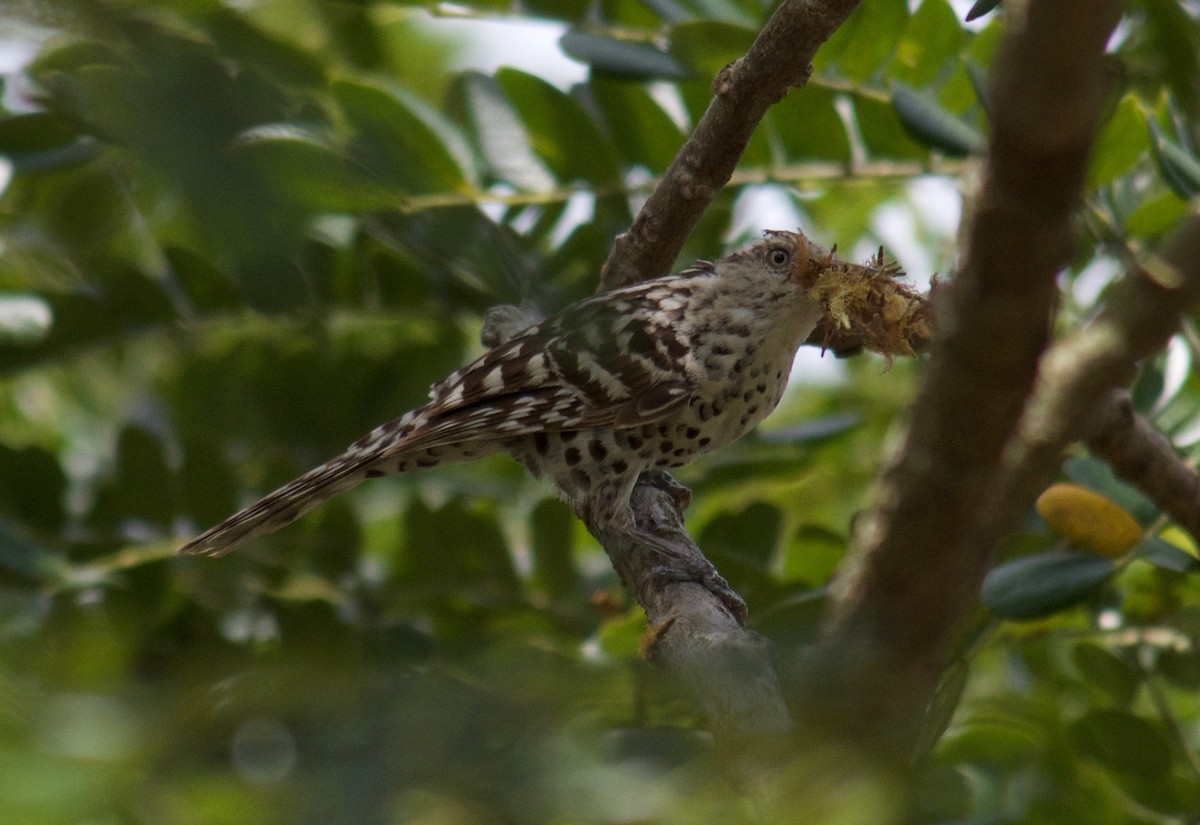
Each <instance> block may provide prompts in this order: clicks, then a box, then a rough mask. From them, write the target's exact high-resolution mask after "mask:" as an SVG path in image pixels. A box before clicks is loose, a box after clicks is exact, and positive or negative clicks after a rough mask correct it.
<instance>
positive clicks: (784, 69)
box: [600, 0, 861, 292]
mask: <svg viewBox="0 0 1200 825" xmlns="http://www.w3.org/2000/svg"><path fill="white" fill-rule="evenodd" d="M860 2H861V0H785V2H784V3H783V4H782V5H781V6H780V7H779V8H778V9H776V10H775V14H773V15H772V16H771V19H770V20H768V21H767V24H766V25H765V26H764V27H763V30H762V31H761V32H760V33H759V35H758V38H757V39H756V40H755V41H754V45H752V46H751V47H750V50H749V51H748V52H746V54H745V55H743V56H742V57H740V58H738V59H737V60H735V61H734V62H733V63H731V64H729V65H728V66H726V67H725V68H724V69H722V70H721V72H720V73H719V74H718V75H717V77H716V79H715V80H713V84H712V89H713V99H712V102H711V103H710V104H709V105H708V109H707V110H706V111H705V112H704V116H703V117H702V118H700V122H699V123H697V124H696V128H695V130H694V131H693V132H692V134H691V136H690V137H689V138H688V139H687V142H686V143H684V145H683V148H681V149H680V150H679V153H678V154H677V155H676V156H675V160H674V161H672V163H671V165H670V166H669V167H668V168H667V171H666V174H665V175H664V176H663V179H662V181H661V182H660V183H659V185H658V187H657V188H655V190H654V192H653V193H651V195H650V197H649V198H648V199H647V200H646V203H645V205H643V206H642V209H641V211H639V212H638V215H637V217H636V218H635V219H634V221H633V225H632V226H631V227H630V228H629V231H627V232H623V233H621V234H620V235H618V236H617V239H616V241H615V242H614V243H613V248H612V252H611V253H609V256H608V260H607V261H605V263H604V268H603V269H602V270H601V272H600V291H602V292H603V291H606V290H610V289H615V288H617V287H621V286H626V285H628V284H632V283H637V282H638V281H643V280H645V279H647V278H654V277H657V276H659V275H665V274H667V273H668V272H670V271H671V267H672V266H673V265H674V263H675V259H676V258H677V257H678V256H679V251H680V250H681V249H683V244H684V242H685V241H686V240H687V238H688V236H689V235H691V234H692V229H694V228H695V226H696V222H697V221H699V220H700V216H701V215H703V214H704V211H705V210H706V209H708V207H709V204H711V203H712V202H713V199H714V198H716V196H717V194H718V193H719V192H720V191H721V188H722V187H723V186H724V185H725V184H726V183H727V182H728V181H729V178H730V176H731V175H732V174H733V170H734V167H736V166H737V163H738V160H740V159H741V157H742V153H743V152H745V151H746V146H747V144H749V142H750V136H751V135H752V134H753V133H754V129H755V128H756V127H757V126H758V123H759V121H761V120H762V118H763V115H765V114H766V112H767V110H768V109H769V108H770V107H771V106H772V105H773V104H775V103H777V102H778V101H780V100H781V99H782V98H783V96H784V95H785V94H787V91H788V89H789V88H791V87H793V86H803V85H804V84H805V83H806V82H807V81H808V76H809V74H810V73H811V72H812V59H813V55H815V54H816V52H817V49H818V48H819V47H820V46H821V44H822V43H824V42H825V41H826V40H828V39H829V37H830V35H832V34H833V33H834V32H835V31H837V28H838V26H840V25H841V24H842V23H844V22H845V20H846V18H847V17H849V16H850V13H851V12H853V11H854V9H856V8H857V7H858V4H859V3H860Z"/></svg>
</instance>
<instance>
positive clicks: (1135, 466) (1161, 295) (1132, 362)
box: [982, 212, 1200, 541]
mask: <svg viewBox="0 0 1200 825" xmlns="http://www.w3.org/2000/svg"><path fill="white" fill-rule="evenodd" d="M1197 304H1200V212H1196V213H1193V214H1192V215H1191V216H1189V217H1188V218H1186V219H1184V220H1183V221H1182V222H1181V224H1180V225H1179V227H1178V228H1177V229H1176V230H1175V232H1174V233H1173V234H1172V235H1171V237H1170V239H1169V240H1168V241H1167V242H1166V243H1165V244H1164V245H1163V248H1162V249H1161V251H1159V253H1158V254H1156V255H1153V256H1152V257H1151V258H1150V259H1149V260H1147V261H1146V262H1145V264H1144V265H1142V266H1141V268H1139V269H1136V270H1134V271H1131V272H1128V273H1126V276H1125V279H1124V280H1123V281H1122V283H1121V284H1120V285H1119V287H1118V288H1117V289H1115V290H1114V291H1113V295H1112V297H1111V298H1110V300H1109V302H1108V303H1107V304H1106V305H1105V307H1104V309H1103V311H1101V313H1100V314H1099V315H1097V316H1096V318H1095V319H1094V320H1092V321H1091V322H1090V323H1089V324H1088V325H1087V326H1085V327H1084V328H1083V329H1081V330H1080V331H1079V332H1077V333H1076V334H1074V335H1072V336H1069V337H1068V338H1066V339H1064V340H1063V341H1062V342H1060V343H1059V344H1057V345H1055V346H1054V347H1053V348H1052V349H1051V350H1050V351H1049V352H1048V353H1047V354H1046V357H1045V359H1043V365H1042V372H1041V376H1040V377H1039V380H1038V384H1037V387H1036V389H1035V392H1034V394H1033V397H1032V398H1031V399H1030V402H1029V408H1028V410H1027V411H1026V414H1025V417H1024V419H1023V420H1022V422H1021V427H1020V430H1019V431H1018V432H1017V434H1016V437H1015V438H1014V439H1013V443H1012V445H1011V446H1010V448H1009V450H1008V453H1007V455H1006V456H1005V462H1004V465H1005V466H1004V468H1003V473H1002V475H1001V481H1000V484H999V489H998V491H997V494H996V498H997V500H998V501H1000V502H1003V507H1002V508H999V509H998V510H997V511H996V512H995V513H993V515H992V523H991V524H990V525H988V526H987V527H986V529H985V533H984V535H983V537H982V538H983V540H986V541H994V540H995V539H997V538H999V537H1000V536H1002V535H1003V534H1004V533H1005V532H1006V531H1007V529H1008V528H1009V527H1011V525H1012V524H1013V523H1015V521H1016V520H1017V519H1019V518H1020V516H1021V514H1022V513H1023V512H1024V511H1025V510H1026V508H1028V506H1029V504H1030V502H1032V501H1033V499H1034V497H1035V496H1036V495H1037V494H1038V492H1039V491H1040V490H1041V489H1042V487H1044V486H1045V484H1046V482H1047V481H1048V480H1049V479H1050V477H1051V476H1053V474H1054V473H1055V472H1056V471H1057V469H1058V466H1059V462H1060V459H1061V456H1062V452H1063V450H1064V449H1065V448H1066V447H1067V446H1068V445H1069V444H1070V443H1071V442H1072V441H1075V440H1077V439H1081V438H1083V439H1086V440H1087V443H1088V446H1089V447H1091V448H1092V449H1093V450H1095V451H1096V452H1097V453H1098V454H1099V455H1101V456H1102V457H1104V458H1106V459H1108V460H1109V462H1110V463H1111V464H1112V466H1113V469H1114V470H1115V471H1116V472H1117V473H1118V474H1119V475H1121V476H1122V477H1124V478H1125V479H1126V480H1128V481H1130V483H1132V484H1134V485H1135V486H1137V487H1138V488H1140V489H1141V490H1142V491H1143V492H1145V493H1147V494H1148V495H1149V496H1150V497H1151V498H1152V499H1153V500H1154V501H1155V502H1156V503H1158V504H1159V505H1160V506H1161V507H1162V508H1163V509H1164V510H1166V511H1167V512H1168V513H1169V514H1170V515H1171V516H1172V517H1173V518H1174V519H1176V521H1178V522H1179V523H1180V524H1181V525H1182V526H1183V527H1184V528H1185V529H1187V530H1189V531H1191V532H1193V533H1195V532H1196V531H1197V530H1198V529H1200V497H1198V496H1197V493H1198V492H1200V479H1197V477H1196V473H1195V471H1193V470H1191V469H1190V468H1188V467H1186V466H1185V465H1183V463H1182V462H1181V461H1180V460H1179V458H1178V456H1176V455H1175V452H1174V449H1173V448H1172V447H1171V445H1170V442H1169V441H1167V439H1166V438H1165V437H1164V436H1163V435H1161V434H1160V433H1158V432H1156V431H1155V430H1154V428H1153V427H1152V426H1151V425H1150V424H1149V422H1147V421H1145V420H1144V419H1140V418H1139V417H1135V416H1134V414H1133V408H1132V406H1131V405H1129V404H1128V399H1127V398H1125V397H1124V394H1123V393H1118V392H1114V390H1116V389H1117V388H1119V387H1123V386H1125V385H1127V384H1128V383H1129V382H1130V381H1131V380H1132V379H1133V377H1134V372H1135V369H1136V366H1137V361H1138V360H1139V359H1141V358H1144V357H1146V356H1147V355H1150V354H1152V353H1154V352H1157V351H1158V350H1160V349H1162V348H1163V347H1164V346H1166V344H1167V342H1168V341H1169V340H1170V338H1171V336H1172V335H1173V334H1174V333H1175V332H1176V331H1177V330H1178V329H1179V322H1180V319H1181V317H1182V316H1183V314H1184V313H1185V312H1187V311H1188V310H1189V309H1190V308H1192V307H1194V306H1196V305H1197Z"/></svg>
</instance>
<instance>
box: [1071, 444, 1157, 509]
mask: <svg viewBox="0 0 1200 825" xmlns="http://www.w3.org/2000/svg"><path fill="white" fill-rule="evenodd" d="M1063 472H1064V473H1066V475H1067V477H1068V478H1069V479H1071V480H1072V481H1074V482H1075V483H1076V484H1080V485H1082V486H1084V487H1087V488H1088V489H1089V490H1095V491H1096V492H1097V493H1099V494H1100V495H1102V496H1104V497H1105V498H1109V499H1112V500H1113V501H1115V502H1116V503H1117V504H1118V505H1120V506H1121V507H1123V508H1124V509H1126V510H1128V511H1129V514H1130V515H1132V516H1133V517H1134V518H1135V519H1137V522H1138V524H1140V525H1142V526H1143V527H1145V526H1147V525H1149V524H1150V522H1152V521H1154V520H1155V519H1156V518H1158V516H1159V512H1160V511H1159V509H1158V505H1157V504H1155V503H1154V502H1153V501H1151V500H1150V499H1149V498H1148V497H1147V496H1146V495H1144V494H1143V493H1142V492H1141V491H1140V490H1136V489H1134V488H1133V487H1130V486H1129V485H1128V484H1126V483H1125V482H1123V481H1121V480H1120V479H1119V478H1117V476H1116V474H1115V473H1113V471H1112V467H1111V466H1110V465H1109V464H1108V462H1105V461H1100V460H1099V459H1097V458H1092V457H1090V456H1072V457H1070V458H1068V459H1067V460H1066V461H1065V462H1063Z"/></svg>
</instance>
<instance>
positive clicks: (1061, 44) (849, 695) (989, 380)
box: [805, 0, 1120, 755]
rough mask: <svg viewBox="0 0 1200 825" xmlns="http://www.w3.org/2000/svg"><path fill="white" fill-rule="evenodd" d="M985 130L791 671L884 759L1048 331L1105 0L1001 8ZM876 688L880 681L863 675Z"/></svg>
mask: <svg viewBox="0 0 1200 825" xmlns="http://www.w3.org/2000/svg"><path fill="white" fill-rule="evenodd" d="M1007 14H1008V17H1007V20H1008V24H1009V29H1010V32H1009V35H1008V36H1007V38H1006V40H1005V43H1004V45H1003V47H1002V50H1001V53H1000V55H999V56H998V59H997V62H996V68H995V73H994V81H993V84H992V92H993V95H992V96H993V100H994V107H995V112H994V129H993V134H992V139H991V145H990V151H989V154H988V159H987V162H986V166H985V170H984V176H983V184H982V188H981V191H980V195H979V200H978V203H977V205H976V211H975V218H974V222H973V224H972V226H971V230H970V233H969V236H968V242H967V247H966V250H965V252H964V257H963V262H962V268H961V271H960V273H959V275H958V277H957V279H956V281H955V283H954V285H953V287H952V288H951V289H950V290H949V293H950V294H949V296H948V297H949V300H948V301H947V302H946V304H945V305H944V306H942V307H939V309H941V310H944V311H943V312H942V314H941V316H940V317H939V319H938V331H939V334H938V338H937V340H936V341H935V342H934V345H933V356H932V358H931V361H930V365H929V371H928V374H927V378H926V380H925V383H924V385H923V386H922V388H921V390H920V393H919V395H918V397H917V400H916V403H915V404H914V406H913V408H912V412H911V418H910V421H909V425H908V431H907V434H906V437H905V439H904V441H903V443H902V444H901V446H900V448H899V451H898V452H897V454H896V455H895V457H894V458H893V459H892V461H891V462H890V464H889V466H888V467H887V468H886V469H885V471H884V473H883V475H882V477H881V479H880V483H879V486H878V491H877V503H876V505H875V508H874V510H873V511H872V512H871V513H869V514H868V515H867V516H866V517H865V518H863V519H862V520H861V522H860V526H859V529H858V530H857V531H856V536H855V538H856V548H855V550H854V552H853V553H852V554H851V556H850V558H849V559H848V560H847V563H846V565H845V566H844V569H843V572H842V574H841V575H840V577H839V578H838V580H837V581H836V582H835V587H834V598H833V604H832V606H831V613H830V616H829V617H828V620H827V622H826V626H825V632H824V635H823V640H822V643H821V645H820V647H819V651H818V653H817V654H816V655H815V656H814V657H813V659H812V662H811V670H810V672H809V673H807V674H805V676H806V679H807V682H806V690H807V692H808V694H809V696H808V698H809V700H810V701H811V702H812V703H813V704H812V705H811V707H812V712H813V714H814V719H820V721H822V722H824V723H826V724H830V725H832V726H833V727H834V729H835V730H837V731H839V732H840V733H842V734H844V735H849V736H851V737H861V738H863V739H864V740H867V741H874V742H876V743H880V744H883V745H884V747H885V748H886V749H887V750H888V751H889V752H891V753H892V754H893V755H902V754H904V753H906V752H907V751H908V750H909V749H910V747H911V745H912V743H913V742H914V741H915V738H916V736H917V733H918V730H919V723H920V719H921V716H922V711H923V709H924V708H925V706H926V705H927V703H928V701H929V698H930V696H931V694H932V691H933V689H934V687H935V686H936V684H937V680H938V677H939V674H940V672H941V668H942V665H943V664H944V661H945V657H946V655H947V651H948V648H949V645H950V643H951V641H952V640H953V638H954V636H955V634H956V632H957V630H958V626H959V622H960V621H961V619H962V617H963V616H964V614H965V612H966V610H967V609H968V607H969V606H970V605H971V604H972V603H973V601H974V600H975V598H976V594H977V592H978V586H979V583H980V581H981V579H982V576H983V573H984V571H985V570H986V568H987V566H988V562H989V559H990V547H986V546H980V545H978V544H976V543H974V538H975V531H974V528H975V527H976V526H977V525H978V524H979V523H981V521H983V520H984V518H985V516H986V514H987V513H988V511H989V508H990V507H991V506H992V502H991V501H989V499H988V493H989V492H990V491H991V489H992V484H993V482H994V479H995V475H996V472H997V470H998V468H999V466H1000V462H1001V456H1002V451H1003V449H1004V446H1005V444H1006V442H1007V441H1008V439H1009V437H1010V435H1011V434H1012V431H1013V428H1014V427H1015V422H1016V421H1017V420H1018V419H1019V417H1020V414H1021V410H1022V408H1023V406H1024V404H1025V400H1026V398H1027V397H1028V395H1029V392H1030V390H1031V388H1032V386H1033V382H1034V378H1035V376H1036V370H1037V361H1038V357H1039V355H1040V354H1041V352H1042V350H1043V348H1044V347H1045V345H1046V341H1047V339H1048V337H1049V328H1050V319H1051V317H1052V313H1053V308H1054V304H1055V297H1056V290H1055V284H1054V275H1055V273H1056V271H1057V270H1058V269H1059V268H1060V267H1061V266H1062V265H1063V264H1064V263H1065V262H1066V260H1067V256H1068V254H1069V252H1070V249H1071V242H1072V231H1071V217H1072V213H1073V211H1074V209H1075V207H1076V205H1077V203H1078V201H1079V198H1080V193H1081V190H1082V186H1083V179H1084V171H1085V168H1086V161H1087V154H1088V150H1089V147H1090V146H1091V142H1092V140H1093V137H1094V134H1095V131H1096V129H1097V126H1098V123H1099V118H1100V112H1101V109H1102V104H1103V102H1104V99H1105V96H1106V94H1107V92H1108V84H1107V83H1106V82H1105V72H1104V64H1103V54H1104V46H1105V43H1106V42H1107V40H1108V37H1109V35H1110V34H1111V32H1112V30H1113V27H1114V26H1115V25H1116V22H1117V20H1118V19H1119V17H1120V4H1119V3H1118V2H1116V0H1103V1H1101V0H1035V2H1030V3H1028V4H1027V5H1025V6H1019V5H1017V4H1010V5H1009V6H1008V7H1007ZM885 683H886V686H887V687H886V689H881V685H883V684H885Z"/></svg>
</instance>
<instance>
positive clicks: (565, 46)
mask: <svg viewBox="0 0 1200 825" xmlns="http://www.w3.org/2000/svg"><path fill="white" fill-rule="evenodd" d="M558 45H559V46H560V47H561V48H562V50H563V51H564V52H566V53H567V55H568V56H570V57H573V58H575V59H576V60H578V61H579V62H581V63H586V64H588V65H589V66H591V67H592V70H593V71H598V72H604V73H607V74H611V75H615V76H618V77H627V78H641V79H647V80H683V79H684V78H688V77H691V76H692V73H691V72H690V71H689V70H688V68H687V67H686V66H684V65H683V64H682V63H680V62H679V61H678V60H677V59H675V58H674V57H672V56H671V55H670V54H668V53H667V52H664V51H662V50H661V49H659V48H657V47H656V46H654V45H652V44H650V43H642V42H635V41H630V40H617V39H616V38H612V37H602V36H600V35H596V34H587V33H586V32H580V31H569V32H567V33H566V34H564V35H563V36H562V37H561V38H560V39H559V41H558Z"/></svg>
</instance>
